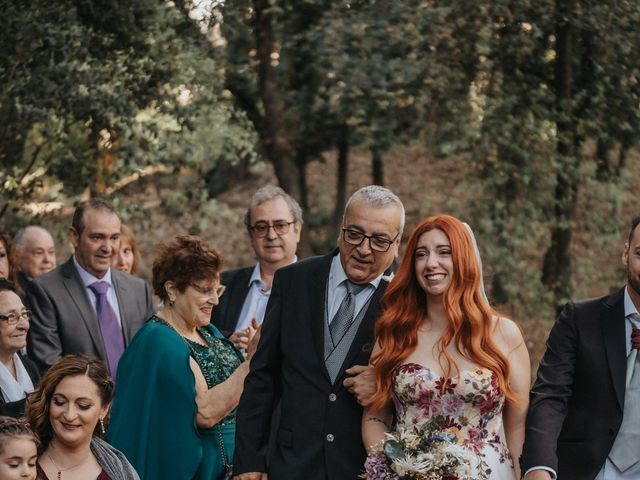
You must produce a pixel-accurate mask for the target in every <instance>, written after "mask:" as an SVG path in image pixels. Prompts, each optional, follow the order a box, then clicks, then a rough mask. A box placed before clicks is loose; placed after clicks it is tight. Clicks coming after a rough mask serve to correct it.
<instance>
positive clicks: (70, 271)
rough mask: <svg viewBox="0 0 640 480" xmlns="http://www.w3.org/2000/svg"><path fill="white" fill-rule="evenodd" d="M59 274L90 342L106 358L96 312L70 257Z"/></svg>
mask: <svg viewBox="0 0 640 480" xmlns="http://www.w3.org/2000/svg"><path fill="white" fill-rule="evenodd" d="M60 272H61V273H62V283H63V284H64V287H65V289H66V290H67V292H68V293H69V298H70V300H71V302H73V304H74V305H75V307H76V308H77V310H78V313H79V315H80V318H82V321H84V323H85V325H86V326H87V330H88V331H89V335H91V340H92V341H93V344H94V345H95V347H96V350H98V351H99V352H100V354H101V355H102V356H103V357H104V358H106V352H105V349H104V343H103V341H102V335H101V333H100V326H99V325H98V318H97V317H96V312H95V310H94V308H93V306H92V305H91V303H90V300H89V296H88V295H87V291H86V289H85V288H84V284H83V283H82V279H81V278H80V274H79V273H78V272H77V270H76V267H75V265H74V264H73V257H71V258H70V259H69V260H68V261H67V262H66V263H65V264H64V265H62V267H61V269H60Z"/></svg>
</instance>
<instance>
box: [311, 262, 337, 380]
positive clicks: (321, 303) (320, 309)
mask: <svg viewBox="0 0 640 480" xmlns="http://www.w3.org/2000/svg"><path fill="white" fill-rule="evenodd" d="M336 253H337V251H334V252H332V253H330V254H329V255H325V256H324V258H323V259H322V263H321V264H320V267H319V268H318V269H317V270H316V271H315V272H313V273H312V274H311V278H310V285H309V287H310V288H309V305H311V306H312V307H311V318H310V319H309V320H310V322H311V333H312V335H313V345H314V346H315V349H316V354H317V355H318V364H319V365H321V366H322V373H323V374H324V376H325V377H326V378H327V381H328V382H329V383H331V377H330V376H329V372H328V371H327V367H326V365H325V363H324V322H325V318H326V313H325V310H326V309H327V282H328V281H329V271H330V270H331V260H332V259H333V257H334V256H335V254H336Z"/></svg>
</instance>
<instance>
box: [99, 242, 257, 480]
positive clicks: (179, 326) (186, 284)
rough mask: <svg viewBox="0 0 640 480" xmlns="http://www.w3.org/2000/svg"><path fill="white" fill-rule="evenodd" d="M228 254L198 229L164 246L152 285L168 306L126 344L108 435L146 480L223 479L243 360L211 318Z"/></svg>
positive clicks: (253, 344) (229, 455) (252, 347)
mask: <svg viewBox="0 0 640 480" xmlns="http://www.w3.org/2000/svg"><path fill="white" fill-rule="evenodd" d="M221 264H222V260H221V258H220V256H219V255H218V253H217V252H215V251H214V250H212V249H211V248H209V247H208V246H207V245H206V244H205V243H204V242H203V241H202V240H201V239H199V238H198V237H193V236H181V237H177V238H176V239H174V240H173V241H171V242H169V243H166V244H162V245H161V246H160V248H159V252H158V255H157V256H156V259H155V261H154V263H153V288H154V291H155V293H156V295H158V296H159V297H160V299H161V300H162V301H163V305H164V306H163V308H162V309H161V310H160V312H159V313H158V314H157V315H154V316H153V317H151V319H150V320H149V322H148V323H147V324H146V325H145V326H144V327H143V328H142V330H140V331H139V332H138V334H137V335H136V336H135V338H134V339H133V341H132V342H131V344H130V345H129V347H128V348H127V350H126V351H125V353H124V355H123V356H122V359H121V360H120V365H119V368H118V375H117V378H116V384H117V394H116V398H115V401H114V405H113V413H112V420H111V426H110V428H109V435H108V438H109V441H110V443H112V444H113V445H114V446H115V447H117V448H118V449H120V450H122V451H123V452H124V453H125V455H126V456H127V458H128V459H129V460H130V461H131V463H132V464H133V466H134V467H135V468H136V470H137V471H138V473H139V474H140V478H141V479H142V480H145V479H147V480H156V479H159V478H176V479H179V478H184V479H187V478H188V479H196V480H205V479H206V480H217V479H218V478H220V477H221V476H222V475H223V474H224V473H225V472H226V471H227V470H229V468H230V464H231V459H232V458H233V451H234V435H235V408H236V406H237V404H238V401H239V400H240V395H241V393H242V388H243V384H244V378H245V376H246V375H247V373H248V371H249V359H250V358H251V356H252V355H253V353H254V352H255V348H256V345H257V341H258V336H257V335H256V336H255V337H254V338H253V339H252V341H251V342H250V344H249V347H248V349H247V359H246V360H245V359H244V358H243V357H242V355H241V354H240V352H239V351H238V350H236V349H235V347H234V346H233V344H232V343H231V342H230V341H229V340H227V339H225V338H224V336H223V335H222V334H221V333H220V332H219V331H218V329H216V328H215V327H214V326H213V325H211V324H210V323H209V320H210V318H211V310H212V309H213V308H214V307H215V306H216V305H217V304H218V300H219V297H220V295H222V293H223V291H224V287H223V286H222V285H220V276H219V272H220V267H221Z"/></svg>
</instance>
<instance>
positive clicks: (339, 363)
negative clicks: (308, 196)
mask: <svg viewBox="0 0 640 480" xmlns="http://www.w3.org/2000/svg"><path fill="white" fill-rule="evenodd" d="M403 227H404V208H403V206H402V202H400V199H399V198H398V197H397V196H396V195H394V194H393V193H392V192H391V191H390V190H388V189H386V188H384V187H379V186H373V185H372V186H368V187H364V188H361V189H360V190H358V191H357V192H356V193H354V194H353V195H352V196H351V198H350V199H349V201H348V202H347V206H346V208H345V213H344V216H343V220H342V230H341V234H340V237H339V239H338V249H337V250H335V251H334V252H332V253H330V254H329V255H325V256H321V257H314V258H310V259H306V260H303V261H300V262H297V263H296V264H294V265H290V266H288V267H284V268H281V269H280V270H278V272H277V273H276V275H275V279H274V282H273V288H272V292H271V297H270V298H269V304H268V305H267V312H266V316H265V320H264V324H263V326H262V334H261V338H260V343H259V346H258V351H257V352H256V354H255V355H254V356H253V359H252V361H251V372H250V373H249V375H248V376H247V378H246V380H245V387H244V393H243V395H242V398H241V400H240V405H239V406H238V414H237V428H236V450H235V457H234V474H235V475H236V477H235V478H236V479H237V480H264V479H266V478H267V476H268V478H269V480H290V479H301V478H304V479H306V480H327V479H329V480H355V479H356V478H358V475H359V474H360V473H361V472H362V470H363V465H364V460H365V457H366V453H365V449H364V446H363V445H362V438H361V435H360V423H361V418H362V407H361V404H360V403H361V402H366V399H365V398H364V397H363V396H362V395H361V392H362V390H361V387H362V386H363V385H364V384H367V381H365V380H363V379H362V378H361V377H366V376H367V375H368V373H369V372H368V368H369V367H367V365H368V361H369V356H370V354H371V349H372V347H373V342H374V336H373V326H374V324H375V321H376V320H377V318H378V316H379V314H380V304H379V301H380V297H381V295H382V293H383V292H384V290H385V288H386V285H387V283H388V282H389V280H390V274H391V270H392V264H393V263H394V260H395V258H396V257H397V254H398V246H399V244H400V239H401V237H402V229H403ZM369 385H370V384H369ZM278 402H280V405H281V417H280V422H279V425H278V428H277V434H276V441H275V444H274V445H272V446H271V448H268V443H269V442H268V439H269V435H270V432H271V429H272V427H273V425H272V422H271V412H272V411H273V408H274V406H275V405H276V404H277V403H278Z"/></svg>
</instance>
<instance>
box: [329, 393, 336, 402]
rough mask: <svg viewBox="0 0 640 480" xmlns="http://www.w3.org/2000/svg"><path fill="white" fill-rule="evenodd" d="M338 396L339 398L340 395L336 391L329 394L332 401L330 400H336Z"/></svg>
mask: <svg viewBox="0 0 640 480" xmlns="http://www.w3.org/2000/svg"><path fill="white" fill-rule="evenodd" d="M337 398H338V397H337V396H336V394H335V393H330V394H329V401H330V402H335V401H336V399H337Z"/></svg>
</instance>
